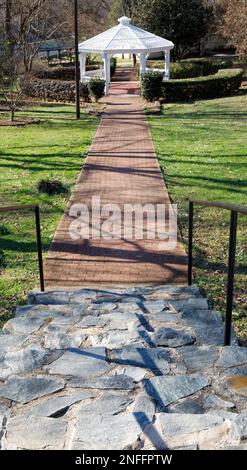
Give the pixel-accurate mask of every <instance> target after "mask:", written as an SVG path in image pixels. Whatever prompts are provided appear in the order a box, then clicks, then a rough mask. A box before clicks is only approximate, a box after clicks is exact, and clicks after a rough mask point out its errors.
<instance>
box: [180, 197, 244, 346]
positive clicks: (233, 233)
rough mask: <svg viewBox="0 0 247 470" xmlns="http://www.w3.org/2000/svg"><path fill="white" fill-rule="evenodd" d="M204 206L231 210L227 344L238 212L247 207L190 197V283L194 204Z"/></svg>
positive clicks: (227, 340) (231, 305) (229, 331)
mask: <svg viewBox="0 0 247 470" xmlns="http://www.w3.org/2000/svg"><path fill="white" fill-rule="evenodd" d="M195 204H197V205H199V206H203V207H216V208H217V209H225V210H228V211H230V212H231V221H230V234H229V254H228V275H227V298H226V319H225V339H224V344H225V346H229V345H230V344H231V329H232V309H233V295H234V276H235V261H236V245H237V225H238V214H242V215H247V207H244V206H240V205H237V204H224V203H221V202H213V201H201V200H198V199H189V239H188V257H189V259H188V284H189V286H190V285H191V284H192V281H193V276H192V266H193V228H194V205H195Z"/></svg>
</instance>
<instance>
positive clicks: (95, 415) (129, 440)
mask: <svg viewBox="0 0 247 470" xmlns="http://www.w3.org/2000/svg"><path fill="white" fill-rule="evenodd" d="M130 403H131V401H130V399H129V398H128V396H114V395H110V394H107V393H106V394H105V395H103V396H102V397H101V398H100V399H98V400H97V401H96V402H95V403H94V404H93V405H92V406H91V407H80V408H79V409H77V412H76V415H77V423H76V425H75V434H74V436H73V442H72V449H73V450H80V449H84V450H89V449H90V450H122V449H127V448H131V446H132V445H135V444H136V443H137V440H138V438H139V436H140V434H141V433H142V430H143V428H145V426H146V425H147V424H148V423H149V422H150V419H149V417H148V416H147V415H146V414H145V408H142V406H143V405H145V403H146V402H145V403H144V402H142V401H141V400H140V402H139V406H138V404H136V407H135V408H134V412H130V411H126V410H127V406H128V405H130ZM120 411H121V413H120ZM89 417H90V418H89ZM85 422H86V423H87V426H86V427H85Z"/></svg>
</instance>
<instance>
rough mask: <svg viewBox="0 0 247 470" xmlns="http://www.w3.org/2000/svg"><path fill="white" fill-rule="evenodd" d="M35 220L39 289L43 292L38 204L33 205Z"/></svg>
mask: <svg viewBox="0 0 247 470" xmlns="http://www.w3.org/2000/svg"><path fill="white" fill-rule="evenodd" d="M35 220H36V234H37V246H38V262H39V280H40V290H41V292H45V281H44V270H43V257H42V241H41V227H40V210H39V206H35Z"/></svg>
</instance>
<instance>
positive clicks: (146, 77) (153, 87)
mask: <svg viewBox="0 0 247 470" xmlns="http://www.w3.org/2000/svg"><path fill="white" fill-rule="evenodd" d="M162 82H163V74H162V73H160V72H146V73H143V74H142V76H141V95H142V96H143V98H145V100H147V101H151V102H152V101H156V100H159V99H160V98H161V97H162Z"/></svg>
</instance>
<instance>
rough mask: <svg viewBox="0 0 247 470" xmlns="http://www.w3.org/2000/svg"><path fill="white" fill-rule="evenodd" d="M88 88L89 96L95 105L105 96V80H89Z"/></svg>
mask: <svg viewBox="0 0 247 470" xmlns="http://www.w3.org/2000/svg"><path fill="white" fill-rule="evenodd" d="M88 88H89V93H90V95H91V96H93V97H94V98H95V101H96V103H97V102H98V101H99V100H100V98H103V96H104V94H105V80H103V79H102V78H97V77H95V78H91V80H90V82H89V84H88Z"/></svg>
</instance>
